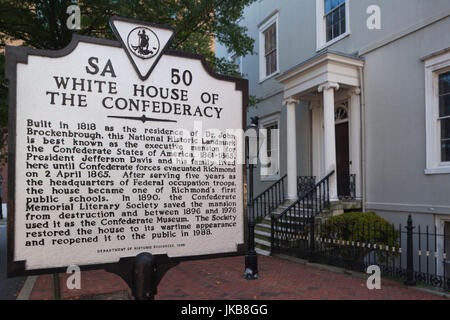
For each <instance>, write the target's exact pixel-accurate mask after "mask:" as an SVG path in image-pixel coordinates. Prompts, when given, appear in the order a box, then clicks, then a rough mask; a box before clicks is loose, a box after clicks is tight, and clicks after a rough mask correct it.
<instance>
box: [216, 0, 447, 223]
mask: <svg viewBox="0 0 450 320" xmlns="http://www.w3.org/2000/svg"><path fill="white" fill-rule="evenodd" d="M372 4H376V5H379V6H380V7H381V23H382V29H381V30H368V29H367V27H366V20H367V18H368V15H367V14H366V9H367V7H368V6H369V5H372ZM315 5H316V1H315V0H282V1H276V0H260V1H257V2H255V3H254V4H253V5H251V6H250V7H248V8H247V9H246V10H245V14H244V19H243V20H242V24H243V25H245V26H247V28H248V29H249V31H248V33H249V35H250V36H251V37H252V38H254V39H255V40H256V41H255V51H256V52H257V51H258V49H259V34H258V33H259V30H258V24H259V23H260V22H261V21H263V20H264V19H265V18H266V17H267V16H268V15H269V14H271V13H272V12H273V11H274V10H276V9H278V10H279V56H280V73H283V72H284V71H286V70H288V69H290V68H292V67H293V66H295V65H297V64H298V63H300V62H302V61H304V60H306V59H308V58H310V57H312V56H314V55H315V54H317V52H316V9H315ZM446 13H450V1H449V0H350V30H351V34H350V36H348V37H346V38H344V39H342V40H341V41H339V42H337V43H335V44H334V45H332V46H330V47H329V49H332V50H336V51H341V52H343V53H348V54H355V53H358V52H361V51H362V52H364V51H365V49H367V48H369V47H371V46H372V45H373V44H376V43H378V42H380V41H383V40H386V39H389V38H391V37H392V36H393V35H395V34H397V33H399V32H402V31H404V30H407V29H408V28H411V27H413V26H414V25H418V24H420V23H421V22H423V21H426V20H427V19H429V18H431V17H436V16H439V15H445V14H446ZM449 31H450V18H449V17H447V18H445V19H443V20H440V21H438V22H436V23H434V24H432V25H430V26H428V27H425V28H422V29H420V30H418V31H416V32H414V33H412V34H409V35H407V36H405V37H403V38H401V39H399V40H396V41H394V42H392V43H390V44H387V45H385V46H382V47H380V48H378V49H376V50H374V51H371V52H369V53H368V54H366V55H365V56H364V57H365V59H366V66H365V70H364V81H365V88H366V92H365V93H366V108H367V114H366V119H365V124H366V127H367V141H366V149H367V153H366V156H367V163H366V166H365V168H366V170H367V201H368V202H369V204H371V205H369V208H372V209H376V211H377V212H379V213H382V214H383V215H385V216H386V217H390V218H392V217H393V216H395V214H396V213H409V212H416V214H417V219H418V220H420V221H423V223H427V224H428V223H430V222H431V220H430V219H429V217H432V216H431V215H426V214H427V213H428V214H429V213H449V214H450V175H448V174H447V175H434V176H427V175H425V174H424V169H425V90H424V86H425V76H424V64H423V62H422V61H421V60H420V58H421V57H423V56H425V55H427V54H430V53H432V52H436V51H439V50H441V49H444V48H447V47H450V32H449ZM218 48H219V50H218V54H224V52H225V50H223V48H220V46H218ZM243 72H244V74H246V75H247V77H248V79H249V81H250V94H252V95H255V96H257V97H258V98H262V99H263V100H262V101H261V103H260V104H259V105H258V107H257V108H256V109H251V110H250V111H249V116H253V115H259V116H264V115H267V114H271V113H273V112H276V111H280V112H281V136H280V140H281V146H280V147H281V150H280V152H281V159H280V163H281V166H282V174H284V173H285V172H286V169H285V166H286V149H285V141H286V140H285V139H286V128H285V123H286V119H285V118H286V113H285V108H284V107H282V105H281V103H282V93H281V92H282V86H281V85H280V84H279V83H278V82H277V81H276V80H275V79H274V78H271V79H268V80H266V81H264V82H262V83H260V82H259V57H258V55H257V54H256V55H252V56H247V57H244V59H243ZM309 116H310V115H309V111H308V108H307V106H306V105H301V106H298V107H297V138H298V152H299V154H298V162H299V164H298V165H299V166H298V167H299V174H309V173H310V171H309V168H310V163H309V159H310V155H309V150H310V146H309V143H310V135H309V134H310V122H309V121H310V120H309ZM248 118H250V117H248ZM258 171H259V170H258ZM258 174H259V172H258ZM257 179H259V176H257ZM265 187H267V183H258V184H257V190H256V191H255V192H256V193H257V192H259V191H261V190H262V189H264V188H265ZM375 204H376V205H375ZM431 207H433V208H434V211H433V210H431V209H430V208H431ZM422 213H425V215H423V214H422ZM403 218H404V217H401V218H399V219H403ZM392 219H394V218H392ZM394 220H395V219H394Z"/></svg>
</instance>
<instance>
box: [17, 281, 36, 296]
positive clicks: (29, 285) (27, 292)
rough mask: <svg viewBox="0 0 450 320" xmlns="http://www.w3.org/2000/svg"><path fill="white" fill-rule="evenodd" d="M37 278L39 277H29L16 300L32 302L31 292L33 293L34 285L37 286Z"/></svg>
mask: <svg viewBox="0 0 450 320" xmlns="http://www.w3.org/2000/svg"><path fill="white" fill-rule="evenodd" d="M37 278H38V276H30V277H27V279H26V280H25V283H24V284H23V287H22V289H21V290H20V292H19V295H18V296H17V299H16V300H30V296H31V292H32V291H33V288H34V285H35V284H36V280H37Z"/></svg>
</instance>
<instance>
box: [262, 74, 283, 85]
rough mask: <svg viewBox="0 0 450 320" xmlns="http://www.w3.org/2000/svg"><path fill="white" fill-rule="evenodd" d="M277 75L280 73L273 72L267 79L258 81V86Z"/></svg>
mask: <svg viewBox="0 0 450 320" xmlns="http://www.w3.org/2000/svg"><path fill="white" fill-rule="evenodd" d="M279 74H280V71H275V72H274V73H272V74H271V75H269V76H267V77H265V78H262V79H260V80H259V84H261V83H263V82H265V81H266V80H269V79H272V78H273V77H275V76H277V75H279Z"/></svg>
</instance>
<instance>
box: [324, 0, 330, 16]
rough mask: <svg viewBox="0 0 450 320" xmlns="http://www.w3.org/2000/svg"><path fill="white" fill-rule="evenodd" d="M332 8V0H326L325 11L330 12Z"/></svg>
mask: <svg viewBox="0 0 450 320" xmlns="http://www.w3.org/2000/svg"><path fill="white" fill-rule="evenodd" d="M330 10H331V0H325V13H328V12H330Z"/></svg>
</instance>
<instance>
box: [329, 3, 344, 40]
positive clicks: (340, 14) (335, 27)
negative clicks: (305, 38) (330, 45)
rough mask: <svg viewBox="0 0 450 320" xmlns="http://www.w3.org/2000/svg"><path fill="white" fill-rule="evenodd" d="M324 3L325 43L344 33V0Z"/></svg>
mask: <svg viewBox="0 0 450 320" xmlns="http://www.w3.org/2000/svg"><path fill="white" fill-rule="evenodd" d="M324 1H325V21H326V26H325V32H326V35H327V38H326V39H327V42H328V41H331V40H333V39H334V38H337V37H339V36H340V35H341V34H343V33H345V0H324Z"/></svg>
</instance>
